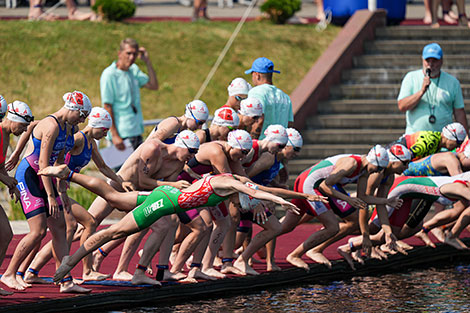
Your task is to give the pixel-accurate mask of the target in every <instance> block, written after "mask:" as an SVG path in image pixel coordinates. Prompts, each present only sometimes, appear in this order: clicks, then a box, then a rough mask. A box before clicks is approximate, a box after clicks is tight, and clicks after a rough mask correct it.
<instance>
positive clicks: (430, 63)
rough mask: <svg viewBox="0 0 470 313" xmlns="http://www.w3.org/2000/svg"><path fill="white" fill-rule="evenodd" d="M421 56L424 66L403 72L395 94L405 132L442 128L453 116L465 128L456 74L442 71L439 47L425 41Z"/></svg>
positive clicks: (465, 120) (439, 129)
mask: <svg viewBox="0 0 470 313" xmlns="http://www.w3.org/2000/svg"><path fill="white" fill-rule="evenodd" d="M422 59H423V68H422V69H419V70H416V71H411V72H409V73H407V74H406V76H405V78H403V81H402V84H401V88H400V94H399V95H398V109H399V110H400V111H402V112H406V134H412V133H416V132H419V131H423V130H430V131H441V130H442V128H443V127H444V126H446V125H448V124H451V123H452V122H453V121H454V118H455V121H457V122H459V123H460V124H462V125H463V126H464V127H465V130H466V131H467V132H468V124H467V117H466V115H465V110H464V102H463V95H462V88H460V82H459V81H458V79H457V78H455V77H454V76H452V75H450V74H448V73H446V72H444V71H441V67H442V63H443V54H442V49H441V47H440V46H439V45H438V44H437V43H430V44H428V45H426V46H425V47H424V49H423V54H422Z"/></svg>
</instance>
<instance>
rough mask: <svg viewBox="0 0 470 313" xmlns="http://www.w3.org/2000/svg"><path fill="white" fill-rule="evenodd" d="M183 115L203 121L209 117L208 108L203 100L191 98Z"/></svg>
mask: <svg viewBox="0 0 470 313" xmlns="http://www.w3.org/2000/svg"><path fill="white" fill-rule="evenodd" d="M184 115H185V116H186V117H187V118H192V119H193V120H195V121H196V122H199V121H201V122H205V121H207V119H208V118H209V109H208V108H207V105H206V104H205V103H204V102H203V101H201V100H193V101H191V102H189V103H188V104H186V110H185V112H184Z"/></svg>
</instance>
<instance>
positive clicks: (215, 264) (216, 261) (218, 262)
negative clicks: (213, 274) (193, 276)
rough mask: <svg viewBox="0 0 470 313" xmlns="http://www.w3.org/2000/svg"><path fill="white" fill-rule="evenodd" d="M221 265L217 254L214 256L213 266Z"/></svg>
mask: <svg viewBox="0 0 470 313" xmlns="http://www.w3.org/2000/svg"><path fill="white" fill-rule="evenodd" d="M222 265H223V263H222V259H221V258H219V257H218V256H216V257H215V258H214V266H222Z"/></svg>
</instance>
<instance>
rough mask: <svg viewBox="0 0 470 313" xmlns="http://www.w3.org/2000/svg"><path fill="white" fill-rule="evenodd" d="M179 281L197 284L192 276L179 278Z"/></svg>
mask: <svg viewBox="0 0 470 313" xmlns="http://www.w3.org/2000/svg"><path fill="white" fill-rule="evenodd" d="M180 282H183V283H190V284H197V283H198V281H197V279H195V278H192V277H186V278H185V279H182V280H180Z"/></svg>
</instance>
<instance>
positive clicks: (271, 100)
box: [248, 84, 294, 140]
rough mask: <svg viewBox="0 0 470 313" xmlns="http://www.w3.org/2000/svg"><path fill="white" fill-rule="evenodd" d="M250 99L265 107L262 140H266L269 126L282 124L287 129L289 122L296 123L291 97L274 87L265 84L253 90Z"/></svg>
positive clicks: (249, 93)
mask: <svg viewBox="0 0 470 313" xmlns="http://www.w3.org/2000/svg"><path fill="white" fill-rule="evenodd" d="M248 97H249V98H251V97H253V98H257V99H258V100H259V101H261V104H262V105H263V114H264V123H263V129H262V130H261V135H260V137H259V139H260V140H262V139H264V137H266V136H264V131H265V130H266V128H268V126H269V125H273V124H280V125H282V126H284V127H286V128H287V124H288V122H293V121H294V113H293V112H292V102H291V100H290V97H289V96H288V95H287V94H286V93H285V92H284V91H282V90H281V89H279V88H277V87H276V86H274V85H270V84H263V85H259V86H256V87H254V88H252V89H251V90H250V91H249V92H248Z"/></svg>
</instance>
